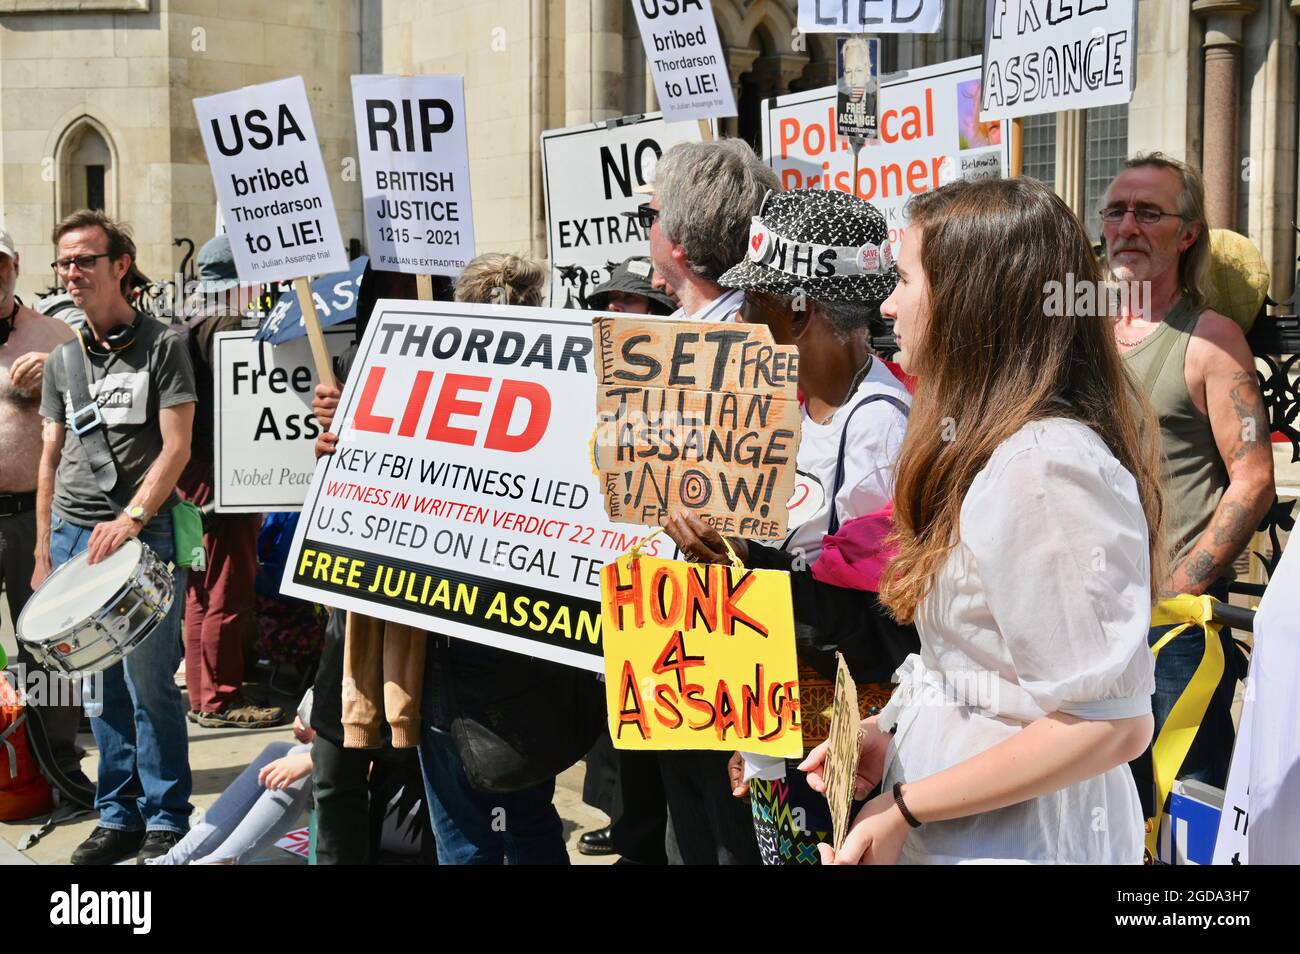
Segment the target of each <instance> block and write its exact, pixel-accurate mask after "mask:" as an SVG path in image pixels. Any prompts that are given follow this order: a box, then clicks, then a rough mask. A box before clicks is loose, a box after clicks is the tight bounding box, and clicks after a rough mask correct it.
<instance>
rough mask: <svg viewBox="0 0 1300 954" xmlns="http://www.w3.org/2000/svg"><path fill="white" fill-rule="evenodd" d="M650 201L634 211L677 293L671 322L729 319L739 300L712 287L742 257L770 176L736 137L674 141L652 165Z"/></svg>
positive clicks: (774, 184)
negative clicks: (653, 167) (677, 303)
mask: <svg viewBox="0 0 1300 954" xmlns="http://www.w3.org/2000/svg"><path fill="white" fill-rule="evenodd" d="M638 191H641V192H653V198H652V199H651V200H650V201H649V202H646V203H644V204H643V205H641V206H640V207H639V208H638V210H637V212H638V215H639V217H640V221H641V228H642V229H643V230H645V231H647V232H648V233H649V236H650V260H651V261H652V262H653V263H654V269H655V271H656V272H657V273H658V274H659V275H661V276H662V278H663V281H664V282H665V283H666V284H667V286H668V287H669V288H671V289H672V290H673V292H674V293H675V294H676V295H677V298H678V300H679V301H680V302H681V307H680V308H678V309H677V310H676V311H675V312H673V313H672V314H671V315H670V316H669V318H670V320H672V321H687V320H691V321H732V320H734V318H735V315H736V312H738V311H739V310H740V306H741V305H742V304H743V303H744V301H745V296H744V295H743V294H741V293H740V292H738V291H736V290H735V289H726V288H723V287H722V286H721V285H719V284H718V279H719V278H720V277H721V275H722V273H723V272H725V271H726V270H727V269H729V268H730V267H731V266H732V265H734V264H736V263H737V262H739V261H741V260H743V259H744V257H745V244H746V242H748V241H749V222H750V219H751V218H752V217H753V216H755V215H757V214H758V212H759V209H760V208H761V207H762V205H763V198H764V197H765V196H766V195H767V194H768V192H769V191H770V192H780V191H781V184H780V182H779V181H778V180H777V177H776V173H775V172H773V171H772V169H771V167H770V166H768V165H767V164H765V163H764V162H763V161H762V160H761V159H759V158H758V156H756V155H754V150H752V149H751V148H750V147H749V145H748V144H747V143H746V142H744V141H743V140H741V139H723V140H721V141H719V142H689V143H679V144H677V145H676V146H673V147H672V148H671V149H669V150H668V151H667V152H666V153H664V156H663V158H662V159H660V160H659V162H658V164H657V165H656V167H655V179H654V183H653V185H651V186H643V187H642V188H641V189H640V190H638Z"/></svg>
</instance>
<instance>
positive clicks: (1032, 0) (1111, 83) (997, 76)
mask: <svg viewBox="0 0 1300 954" xmlns="http://www.w3.org/2000/svg"><path fill="white" fill-rule="evenodd" d="M1136 46H1137V2H1136V0H1077V2H1075V3H1047V2H1045V0H1028V2H1023V3H1015V2H1012V3H1008V2H1006V0H995V2H990V3H989V4H988V6H987V8H986V17H985V25H984V57H983V59H984V72H983V75H984V101H983V107H982V108H983V113H982V118H983V119H985V120H993V119H1014V118H1015V117H1017V116H1033V115H1036V114H1038V113H1053V112H1056V111H1057V110H1062V109H1090V108H1092V107H1094V106H1114V105H1117V104H1119V103H1127V102H1128V101H1129V100H1131V99H1132V98H1133V83H1134V72H1133V63H1134V48H1135V47H1136Z"/></svg>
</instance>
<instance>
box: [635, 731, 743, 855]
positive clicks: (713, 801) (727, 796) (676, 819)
mask: <svg viewBox="0 0 1300 954" xmlns="http://www.w3.org/2000/svg"><path fill="white" fill-rule="evenodd" d="M655 757H656V759H657V760H658V762H659V769H660V772H661V774H662V776H663V783H664V794H665V795H667V797H668V811H669V812H671V813H672V819H673V833H674V834H675V835H676V836H677V847H678V850H679V851H680V852H681V856H682V862H683V863H684V864H688V865H756V864H760V863H761V859H760V858H759V854H758V839H757V838H756V837H755V835H754V818H753V815H752V813H751V809H750V805H749V799H747V798H733V797H732V794H731V784H730V782H729V781H728V779H727V761H728V760H729V759H730V758H731V753H730V752H657V753H655Z"/></svg>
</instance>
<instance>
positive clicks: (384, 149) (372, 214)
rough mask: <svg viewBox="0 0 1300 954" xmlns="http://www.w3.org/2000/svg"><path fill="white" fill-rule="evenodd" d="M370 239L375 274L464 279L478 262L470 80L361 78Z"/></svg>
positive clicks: (355, 84)
mask: <svg viewBox="0 0 1300 954" xmlns="http://www.w3.org/2000/svg"><path fill="white" fill-rule="evenodd" d="M352 108H353V111H354V113H355V118H356V125H357V154H358V156H359V158H360V161H361V163H360V164H361V195H362V198H363V201H364V204H365V215H366V239H367V242H368V248H369V250H370V258H371V261H372V262H373V263H374V267H375V268H377V269H379V270H380V271H385V272H407V273H409V274H416V275H450V276H455V275H457V274H459V273H460V270H461V269H462V268H464V267H465V266H466V265H467V264H468V263H469V260H470V259H471V258H473V257H474V211H473V207H472V205H471V202H470V190H469V140H468V137H467V136H466V128H467V125H466V118H465V78H464V77H463V76H354V77H352Z"/></svg>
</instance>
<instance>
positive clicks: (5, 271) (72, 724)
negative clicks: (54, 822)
mask: <svg viewBox="0 0 1300 954" xmlns="http://www.w3.org/2000/svg"><path fill="white" fill-rule="evenodd" d="M20 267H21V266H20V262H19V257H18V250H17V248H16V247H15V245H14V241H13V238H12V237H11V236H10V235H9V233H8V232H6V231H5V230H4V229H0V447H3V448H4V452H3V453H0V577H2V578H3V581H4V591H5V596H6V598H7V599H8V603H9V615H10V617H11V619H12V620H13V621H14V622H15V623H16V622H17V621H18V614H19V613H21V612H22V610H23V606H25V605H26V603H27V600H28V599H29V598H30V597H31V595H32V588H31V579H32V569H33V567H34V565H35V557H34V553H35V549H36V473H37V469H38V467H39V465H40V461H41V410H40V404H41V381H42V377H43V374H44V371H45V356H46V355H47V354H48V353H49V352H50V351H52V350H53V349H54V348H55V347H57V346H58V345H60V344H62V343H63V342H64V341H67V340H68V339H69V338H71V337H73V331H72V329H71V328H70V327H69V326H68V325H67V324H66V323H64V322H62V321H60V320H59V319H57V318H48V317H46V316H45V315H42V314H41V313H40V312H37V311H35V310H33V309H31V308H28V307H27V306H26V305H24V304H23V303H22V302H20V301H19V300H18V296H17V295H16V294H15V289H16V288H17V285H18V274H19V271H20ZM18 661H19V662H20V663H22V664H23V665H24V666H25V667H26V668H25V669H24V670H20V675H21V678H20V680H19V681H20V682H22V683H23V685H22V686H20V687H19V688H21V689H26V690H28V697H27V702H28V712H29V713H30V714H31V715H32V717H33V726H34V727H35V729H36V731H37V732H38V733H40V735H41V736H43V737H44V738H45V739H46V740H47V741H48V742H49V748H50V755H51V756H52V759H53V762H54V766H55V768H56V769H57V771H58V772H59V773H61V774H63V775H65V776H70V777H71V780H72V781H73V782H75V783H76V787H77V788H78V789H83V791H81V792H80V793H79V795H78V797H79V798H81V799H93V797H94V788H93V786H91V784H90V780H89V779H87V778H86V776H85V775H83V774H82V773H81V765H80V761H79V760H78V758H77V750H76V741H77V726H78V725H79V723H80V721H81V710H80V708H79V707H78V706H73V705H62V706H60V705H52V704H51V703H52V702H55V701H59V700H62V701H67V700H68V699H69V698H70V691H69V690H70V689H71V688H72V687H71V686H69V684H68V683H67V681H66V680H62V679H60V681H59V682H57V683H56V682H55V681H54V678H53V677H51V676H50V675H49V674H48V673H47V672H45V671H44V670H41V669H40V668H39V667H38V666H37V664H36V661H35V660H34V659H33V658H32V656H31V654H30V653H28V652H27V650H26V649H24V648H23V647H22V646H21V645H20V646H19V647H18ZM38 684H39V691H38ZM42 730H43V731H42ZM38 741H39V739H38ZM59 787H60V789H63V788H65V786H64V785H60V786H59Z"/></svg>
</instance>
